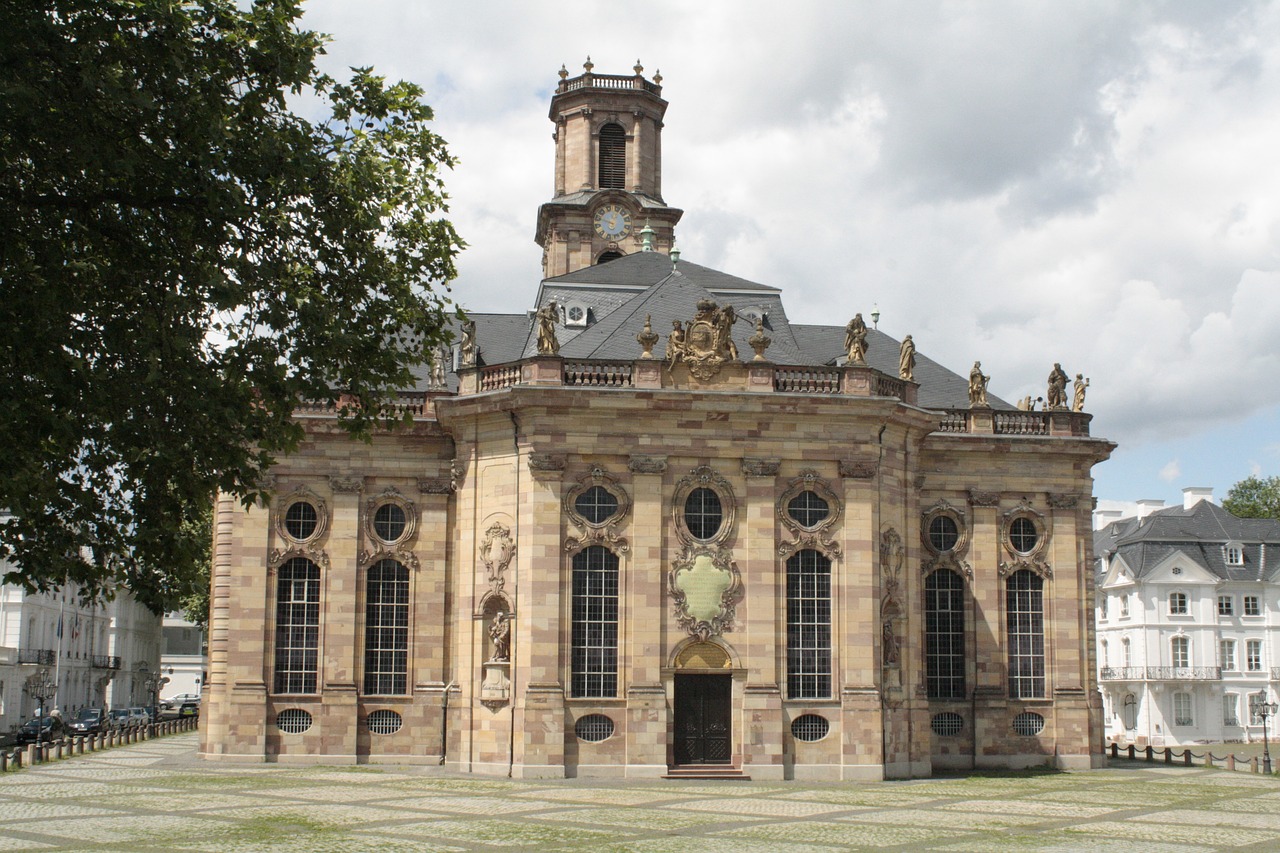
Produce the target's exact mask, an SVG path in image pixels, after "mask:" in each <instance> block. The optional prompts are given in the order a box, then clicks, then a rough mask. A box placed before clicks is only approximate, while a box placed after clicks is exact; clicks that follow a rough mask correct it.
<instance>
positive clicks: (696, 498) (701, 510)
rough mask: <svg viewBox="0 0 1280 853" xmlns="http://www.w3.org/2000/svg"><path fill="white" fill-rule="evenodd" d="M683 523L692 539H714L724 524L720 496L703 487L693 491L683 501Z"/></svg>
mask: <svg viewBox="0 0 1280 853" xmlns="http://www.w3.org/2000/svg"><path fill="white" fill-rule="evenodd" d="M684 523H685V526H686V527H688V528H689V533H690V535H692V536H693V538H694V539H701V540H702V541H704V542H705V541H707V540H708V539H714V538H715V535H716V534H717V533H719V532H720V525H721V524H723V523H724V508H723V507H721V505H720V496H719V495H717V494H716V493H715V491H714V490H713V489H708V488H706V487H705V486H702V487H699V488H696V489H694V490H693V491H692V492H690V493H689V497H687V498H685V501H684Z"/></svg>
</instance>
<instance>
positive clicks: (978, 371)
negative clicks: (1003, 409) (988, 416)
mask: <svg viewBox="0 0 1280 853" xmlns="http://www.w3.org/2000/svg"><path fill="white" fill-rule="evenodd" d="M990 381H991V377H990V376H987V375H986V374H984V373H983V372H982V362H980V361H975V362H974V363H973V370H970V371H969V408H980V407H985V406H988V405H990V404H989V403H987V383H988V382H990Z"/></svg>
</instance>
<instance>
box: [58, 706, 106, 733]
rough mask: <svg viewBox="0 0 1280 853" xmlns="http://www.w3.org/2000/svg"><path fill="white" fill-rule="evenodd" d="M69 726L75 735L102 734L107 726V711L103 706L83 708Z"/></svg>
mask: <svg viewBox="0 0 1280 853" xmlns="http://www.w3.org/2000/svg"><path fill="white" fill-rule="evenodd" d="M67 727H68V728H69V729H70V730H71V734H73V735H96V734H101V733H102V732H103V731H105V730H106V728H107V712H106V711H104V710H102V709H101V708H81V709H80V713H79V714H76V718H75V719H74V720H72V721H71V722H70V724H69V725H68V726H67Z"/></svg>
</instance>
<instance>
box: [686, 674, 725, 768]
mask: <svg viewBox="0 0 1280 853" xmlns="http://www.w3.org/2000/svg"><path fill="white" fill-rule="evenodd" d="M675 686H676V696H675V700H676V701H675V743H674V745H673V746H674V748H673V759H674V761H675V763H676V764H728V763H730V762H731V761H732V760H733V737H732V735H733V729H732V725H731V723H732V708H731V705H732V697H733V677H732V676H730V675H701V674H699V675H676V685H675Z"/></svg>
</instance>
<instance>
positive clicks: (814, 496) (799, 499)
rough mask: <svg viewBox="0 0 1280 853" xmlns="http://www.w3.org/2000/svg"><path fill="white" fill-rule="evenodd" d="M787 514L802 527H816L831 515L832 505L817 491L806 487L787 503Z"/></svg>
mask: <svg viewBox="0 0 1280 853" xmlns="http://www.w3.org/2000/svg"><path fill="white" fill-rule="evenodd" d="M787 515H789V516H791V518H792V519H794V520H795V522H796V523H797V524H799V525H800V526H801V527H814V526H816V525H818V524H821V523H822V522H823V521H826V519H827V518H828V517H829V516H830V515H831V505H830V504H828V503H827V502H826V501H825V500H824V499H823V498H822V496H821V495H819V494H818V493H817V492H815V491H812V490H809V489H806V490H805V491H803V492H801V493H800V494H798V495H796V496H795V497H794V498H792V499H791V501H790V503H788V504H787Z"/></svg>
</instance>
